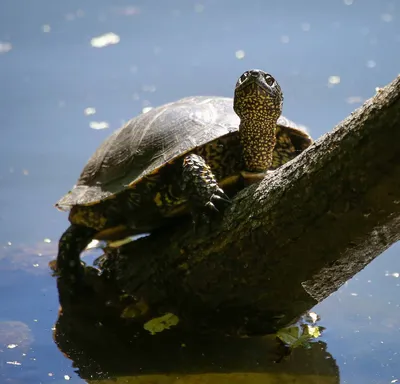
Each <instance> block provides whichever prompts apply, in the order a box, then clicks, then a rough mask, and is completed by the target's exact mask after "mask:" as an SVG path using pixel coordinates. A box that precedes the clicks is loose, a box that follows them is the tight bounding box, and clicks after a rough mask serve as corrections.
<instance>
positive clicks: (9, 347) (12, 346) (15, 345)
mask: <svg viewBox="0 0 400 384" xmlns="http://www.w3.org/2000/svg"><path fill="white" fill-rule="evenodd" d="M17 347H18V344H8V345H7V348H8V349H14V348H17Z"/></svg>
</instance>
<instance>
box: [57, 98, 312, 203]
mask: <svg viewBox="0 0 400 384" xmlns="http://www.w3.org/2000/svg"><path fill="white" fill-rule="evenodd" d="M239 122H240V120H239V117H238V116H237V115H236V113H235V112H234V111H233V100H232V99H231V98H225V97H207V96H194V97H187V98H184V99H181V100H179V101H176V102H173V103H169V104H165V105H163V106H160V107H158V108H154V109H152V110H150V111H149V112H147V113H144V114H142V115H139V116H137V117H135V118H133V119H132V120H130V121H128V122H127V123H126V124H125V125H124V126H123V127H122V128H120V129H118V130H117V131H115V132H114V133H113V134H112V135H111V136H110V137H108V138H107V139H106V140H105V141H104V142H103V144H101V145H100V147H99V148H98V149H97V150H96V152H95V153H94V154H93V156H92V157H91V158H90V159H89V161H88V163H87V164H86V166H85V168H84V169H83V171H82V173H81V175H80V177H79V180H78V182H77V184H76V185H75V186H74V188H73V189H72V190H71V191H70V192H69V193H68V194H66V195H65V196H64V197H62V198H61V199H60V200H59V201H58V202H57V204H56V206H57V207H58V208H60V209H62V210H68V209H70V208H71V207H72V206H74V205H91V204H96V203H98V202H100V201H102V200H104V199H106V198H110V197H112V196H113V195H115V194H116V193H118V192H121V191H123V190H124V189H126V188H129V186H132V185H134V184H136V183H138V182H140V181H141V180H142V178H143V177H144V176H146V175H148V174H151V173H154V172H156V171H157V170H158V169H159V168H160V167H162V166H164V165H165V164H166V163H168V162H171V161H172V160H174V159H175V158H177V157H179V156H182V155H184V154H185V153H187V152H189V151H191V150H193V149H195V148H196V147H199V146H202V145H204V144H206V143H209V142H211V141H213V140H215V139H217V138H219V137H221V136H223V135H225V134H227V133H229V132H235V131H236V132H238V128H239ZM278 125H279V126H281V127H282V128H283V129H287V130H288V131H290V134H291V135H294V136H296V140H294V142H295V143H296V144H295V145H296V146H299V149H301V150H303V149H304V148H306V147H308V146H309V145H310V144H311V142H312V140H311V138H310V137H309V136H308V134H307V133H306V131H305V129H304V127H301V126H298V125H296V124H295V123H293V122H292V121H290V120H288V119H286V118H285V117H283V116H282V117H280V118H279V120H278Z"/></svg>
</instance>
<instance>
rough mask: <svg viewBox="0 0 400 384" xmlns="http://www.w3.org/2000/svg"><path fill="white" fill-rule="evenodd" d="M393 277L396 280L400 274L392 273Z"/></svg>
mask: <svg viewBox="0 0 400 384" xmlns="http://www.w3.org/2000/svg"><path fill="white" fill-rule="evenodd" d="M392 276H393V277H395V278H398V277H399V276H400V273H398V272H395V273H392Z"/></svg>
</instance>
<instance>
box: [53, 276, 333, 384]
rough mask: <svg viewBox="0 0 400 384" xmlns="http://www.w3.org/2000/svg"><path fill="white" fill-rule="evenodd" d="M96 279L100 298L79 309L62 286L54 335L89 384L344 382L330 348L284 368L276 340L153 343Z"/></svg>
mask: <svg viewBox="0 0 400 384" xmlns="http://www.w3.org/2000/svg"><path fill="white" fill-rule="evenodd" d="M90 279H91V282H92V284H93V285H94V286H95V290H96V292H102V293H101V294H96V295H91V296H88V297H86V298H85V297H81V298H80V299H76V300H75V301H74V302H73V303H71V302H69V301H68V295H69V292H68V288H67V287H66V286H64V285H63V284H62V282H61V283H60V281H59V282H58V287H59V293H60V301H61V302H66V303H67V304H66V305H65V306H63V308H62V309H61V310H60V312H59V317H58V320H57V323H56V329H55V331H54V339H55V341H56V343H57V345H58V347H59V348H60V350H61V351H62V352H63V353H64V354H65V355H66V356H68V357H69V358H70V359H71V360H72V361H73V362H74V365H75V367H77V368H78V370H79V375H80V376H81V377H82V378H84V379H88V380H89V379H92V380H93V379H100V378H118V377H120V378H121V377H123V378H124V379H127V380H129V379H128V378H127V377H128V376H134V377H136V379H135V380H134V381H132V382H137V381H136V380H139V382H149V383H150V382H152V380H157V382H170V381H169V380H170V377H171V375H173V376H174V377H175V376H176V377H180V376H182V375H183V376H185V377H186V376H187V380H188V381H189V382H190V381H192V380H193V381H195V382H209V383H220V382H221V380H229V382H233V383H235V382H243V380H244V378H246V381H245V382H246V383H251V382H255V383H258V382H260V380H272V382H275V381H276V382H281V383H285V382H288V383H289V382H290V383H293V382H298V383H302V382H304V383H306V382H307V383H309V382H315V383H317V382H318V383H325V382H326V383H336V382H338V381H337V380H338V377H339V374H338V367H337V365H336V364H335V360H334V359H333V358H332V356H330V355H329V353H328V352H327V351H326V344H325V343H324V342H318V343H313V344H312V346H311V348H310V349H304V348H298V349H294V350H293V352H292V353H291V354H290V355H289V357H287V358H285V359H283V360H282V362H280V363H277V362H276V361H278V360H281V357H282V354H283V353H284V352H285V351H284V350H283V349H282V346H281V344H280V343H278V342H277V339H276V337H275V336H274V335H271V336H264V337H254V338H243V337H221V336H210V335H208V336H204V335H202V336H201V335H198V336H196V335H194V334H193V333H191V334H187V333H186V334H185V333H184V332H181V331H176V330H167V331H164V332H161V333H158V334H156V335H155V336H152V335H150V334H149V333H148V332H141V331H143V329H138V327H137V325H136V324H135V323H132V322H130V321H129V320H127V319H123V318H121V317H120V314H121V312H122V309H123V305H121V304H123V303H122V302H121V300H120V298H119V292H118V291H117V290H115V289H113V288H112V287H110V286H109V285H108V284H107V283H106V282H105V280H104V281H102V279H101V278H100V277H95V276H94V275H92V276H91V277H90ZM63 296H66V297H63ZM188 375H189V376H188ZM137 376H139V377H137ZM141 376H142V378H141V379H140V377H141ZM132 380H133V377H132ZM128 382H129V381H128ZM185 382H186V381H185Z"/></svg>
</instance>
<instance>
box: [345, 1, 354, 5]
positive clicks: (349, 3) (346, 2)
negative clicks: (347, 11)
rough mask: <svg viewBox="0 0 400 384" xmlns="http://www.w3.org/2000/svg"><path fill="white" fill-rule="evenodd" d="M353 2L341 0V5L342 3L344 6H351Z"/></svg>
mask: <svg viewBox="0 0 400 384" xmlns="http://www.w3.org/2000/svg"><path fill="white" fill-rule="evenodd" d="M353 2H354V0H343V3H344V4H345V5H352V4H353Z"/></svg>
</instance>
